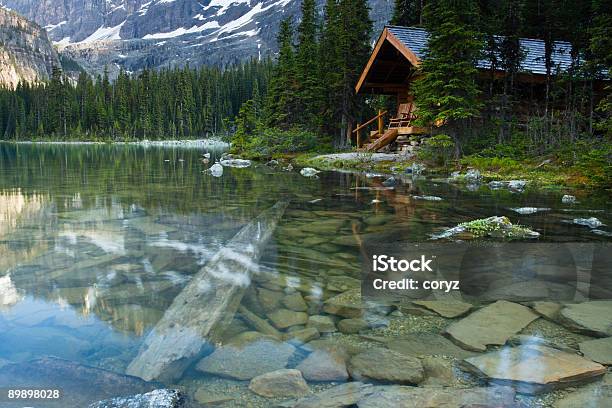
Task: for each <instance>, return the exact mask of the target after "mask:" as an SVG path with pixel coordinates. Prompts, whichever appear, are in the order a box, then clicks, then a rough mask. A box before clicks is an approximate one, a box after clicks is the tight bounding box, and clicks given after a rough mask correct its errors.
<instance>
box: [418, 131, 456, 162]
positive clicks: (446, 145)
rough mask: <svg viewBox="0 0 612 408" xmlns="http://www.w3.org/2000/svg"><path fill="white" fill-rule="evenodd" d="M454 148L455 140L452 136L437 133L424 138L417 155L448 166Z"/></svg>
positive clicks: (427, 160) (426, 160)
mask: <svg viewBox="0 0 612 408" xmlns="http://www.w3.org/2000/svg"><path fill="white" fill-rule="evenodd" d="M454 150H455V142H454V141H453V139H451V137H450V136H448V135H444V134H442V135H435V136H432V137H429V138H426V139H424V140H423V142H422V143H421V147H420V149H419V151H418V153H417V156H418V158H419V159H421V160H422V161H425V162H429V163H433V164H436V165H439V166H444V167H447V166H448V163H449V161H450V159H451V158H452V155H453V152H454Z"/></svg>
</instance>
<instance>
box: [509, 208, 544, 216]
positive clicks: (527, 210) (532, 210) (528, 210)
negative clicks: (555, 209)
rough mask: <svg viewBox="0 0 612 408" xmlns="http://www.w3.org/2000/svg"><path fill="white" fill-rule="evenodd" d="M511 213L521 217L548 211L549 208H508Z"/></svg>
mask: <svg viewBox="0 0 612 408" xmlns="http://www.w3.org/2000/svg"><path fill="white" fill-rule="evenodd" d="M510 209H511V210H512V211H514V212H515V213H519V214H521V215H529V214H535V213H537V212H541V211H550V208H545V207H541V208H539V207H519V208H510Z"/></svg>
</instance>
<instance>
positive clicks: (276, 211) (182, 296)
mask: <svg viewBox="0 0 612 408" xmlns="http://www.w3.org/2000/svg"><path fill="white" fill-rule="evenodd" d="M287 205H288V203H287V202H278V203H276V204H275V205H274V206H273V207H272V208H270V209H268V210H266V211H264V212H263V213H262V214H260V215H259V216H258V217H257V218H256V219H254V220H253V221H252V222H250V223H249V224H248V225H246V226H245V227H244V228H242V230H240V232H238V233H237V234H236V235H235V236H234V237H233V238H232V239H231V240H230V241H229V242H228V244H227V245H226V246H225V247H223V248H222V249H221V250H220V251H219V252H218V253H217V254H215V256H214V257H213V258H212V259H211V260H210V261H209V262H208V263H207V264H206V265H205V266H204V267H203V268H202V269H201V270H200V271H199V272H198V273H197V274H196V275H195V276H194V277H193V279H192V280H191V282H189V284H188V285H187V286H186V287H185V289H183V291H182V292H181V293H179V295H178V296H177V297H176V298H175V299H174V301H173V302H172V304H171V305H170V307H169V308H168V309H167V310H166V312H165V313H164V316H163V317H162V318H161V320H160V321H159V322H158V323H157V325H156V326H155V327H154V328H153V330H152V331H151V332H150V333H149V334H148V335H147V337H146V338H145V340H144V343H143V345H142V346H141V348H140V351H139V353H138V356H136V358H135V359H134V360H133V361H132V362H131V363H130V365H129V366H128V368H127V370H126V372H127V373H128V374H130V375H135V376H137V377H140V378H143V379H145V380H152V379H162V380H163V379H167V380H170V379H175V378H178V377H180V375H181V374H182V373H183V371H184V370H185V368H186V367H187V366H188V365H189V364H190V363H191V362H193V360H194V359H196V358H197V357H199V356H200V354H201V352H202V351H203V350H204V349H205V347H206V346H211V343H214V342H215V341H218V340H219V336H221V334H222V333H223V331H224V329H225V328H226V326H227V325H228V324H229V323H230V322H231V321H232V318H233V317H234V314H235V313H236V310H237V309H238V306H239V305H240V302H241V300H242V297H243V295H244V292H245V290H246V289H247V288H248V286H249V284H250V283H251V275H252V274H253V273H256V272H257V270H258V264H257V262H258V260H259V258H260V256H261V253H262V252H263V249H264V248H265V246H266V244H267V243H268V240H269V239H270V237H271V236H272V233H273V232H274V229H275V228H276V225H277V223H278V221H279V220H280V218H281V217H282V215H283V213H284V212H285V209H286V208H287Z"/></svg>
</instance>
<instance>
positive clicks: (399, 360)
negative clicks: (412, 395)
mask: <svg viewBox="0 0 612 408" xmlns="http://www.w3.org/2000/svg"><path fill="white" fill-rule="evenodd" d="M348 371H349V374H350V375H351V377H352V378H354V379H356V380H359V381H368V380H374V381H387V382H394V383H399V384H418V383H420V382H421V381H423V375H424V373H423V365H422V364H421V361H420V360H419V359H418V358H415V357H411V356H408V355H406V354H402V353H398V352H397V351H393V350H388V349H383V348H375V349H370V350H367V351H364V352H363V353H360V354H357V355H356V356H353V357H352V358H351V360H350V362H349V365H348Z"/></svg>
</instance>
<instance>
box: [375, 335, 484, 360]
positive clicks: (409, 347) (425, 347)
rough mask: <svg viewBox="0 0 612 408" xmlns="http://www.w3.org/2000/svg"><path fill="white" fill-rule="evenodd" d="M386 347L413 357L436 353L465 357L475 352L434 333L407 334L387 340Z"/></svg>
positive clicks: (437, 354)
mask: <svg viewBox="0 0 612 408" xmlns="http://www.w3.org/2000/svg"><path fill="white" fill-rule="evenodd" d="M387 348H389V349H391V350H395V351H398V352H400V353H403V354H408V355H410V356H414V357H420V356H434V355H436V356H448V357H455V358H466V357H471V356H473V355H474V354H475V353H474V352H471V351H467V350H464V349H462V348H461V347H459V346H457V345H456V344H455V343H453V342H452V341H450V340H449V339H447V338H446V337H443V336H441V335H439V334H436V333H413V334H408V335H405V336H402V337H401V338H398V339H397V340H392V341H390V342H387Z"/></svg>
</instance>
